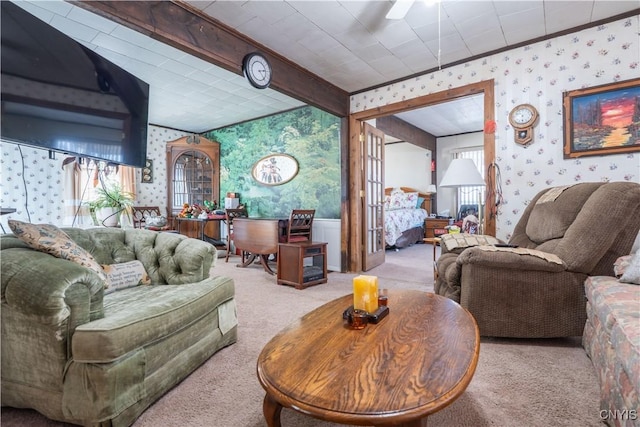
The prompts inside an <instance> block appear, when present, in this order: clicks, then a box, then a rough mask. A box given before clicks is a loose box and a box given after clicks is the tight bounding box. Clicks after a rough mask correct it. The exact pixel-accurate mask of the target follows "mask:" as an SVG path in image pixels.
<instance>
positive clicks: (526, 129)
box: [509, 104, 538, 145]
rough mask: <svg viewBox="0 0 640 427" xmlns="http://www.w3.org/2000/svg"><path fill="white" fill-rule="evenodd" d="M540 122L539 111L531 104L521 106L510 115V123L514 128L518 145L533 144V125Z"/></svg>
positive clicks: (515, 108)
mask: <svg viewBox="0 0 640 427" xmlns="http://www.w3.org/2000/svg"><path fill="white" fill-rule="evenodd" d="M537 120H538V110H536V107H534V106H533V105H531V104H521V105H518V106H516V107H514V108H513V110H511V112H510V113H509V123H511V126H513V130H514V139H515V142H516V143H517V144H522V145H527V144H530V143H531V142H533V125H534V124H535V123H536V121H537Z"/></svg>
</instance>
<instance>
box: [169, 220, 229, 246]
mask: <svg viewBox="0 0 640 427" xmlns="http://www.w3.org/2000/svg"><path fill="white" fill-rule="evenodd" d="M174 219H175V220H176V222H177V223H178V227H177V228H178V233H180V234H183V233H182V230H181V228H182V223H183V222H187V223H195V224H197V225H198V226H199V230H200V231H199V235H200V240H204V241H205V242H209V243H211V244H212V245H214V246H216V247H220V246H224V247H226V244H225V243H224V242H223V241H222V240H220V239H216V238H215V237H211V236H207V235H206V234H205V233H204V229H205V228H206V226H207V223H209V222H211V221H217V222H220V221H224V220H225V216H224V215H214V216H211V217H209V218H207V219H200V218H182V217H178V216H176V217H175V218H174ZM187 235H188V234H187ZM218 237H220V236H218Z"/></svg>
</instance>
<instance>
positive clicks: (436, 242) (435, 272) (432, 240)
mask: <svg viewBox="0 0 640 427" xmlns="http://www.w3.org/2000/svg"><path fill="white" fill-rule="evenodd" d="M441 240H442V239H441V238H439V237H425V238H424V239H422V241H423V242H425V243H430V244H431V245H432V246H433V280H435V279H437V278H438V269H437V268H436V246H439V245H440V241H441Z"/></svg>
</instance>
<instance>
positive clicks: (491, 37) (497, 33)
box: [465, 28, 507, 55]
mask: <svg viewBox="0 0 640 427" xmlns="http://www.w3.org/2000/svg"><path fill="white" fill-rule="evenodd" d="M465 41H466V43H467V47H468V48H469V51H470V52H471V53H472V54H473V55H480V54H482V53H483V52H491V51H492V50H496V49H500V48H503V47H506V46H507V41H506V40H505V38H504V35H503V34H502V31H501V30H500V29H497V28H496V29H494V30H489V31H485V32H484V33H481V34H478V35H477V36H474V37H467V38H466V39H465Z"/></svg>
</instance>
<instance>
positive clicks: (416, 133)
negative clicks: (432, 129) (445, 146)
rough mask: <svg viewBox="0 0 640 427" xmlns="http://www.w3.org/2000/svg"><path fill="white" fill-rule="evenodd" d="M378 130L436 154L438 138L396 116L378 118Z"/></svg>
mask: <svg viewBox="0 0 640 427" xmlns="http://www.w3.org/2000/svg"><path fill="white" fill-rule="evenodd" d="M376 128H378V129H380V130H381V131H383V132H384V133H385V134H386V135H391V136H393V137H394V138H398V139H399V140H401V141H406V142H409V143H411V144H414V145H417V146H418V147H421V148H425V149H427V150H431V151H432V152H434V153H435V152H436V137H435V136H433V135H431V134H430V133H428V132H425V131H423V130H422V129H420V128H417V127H416V126H414V125H412V124H411V123H407V122H405V121H404V120H402V119H399V118H397V117H396V116H385V117H378V118H376Z"/></svg>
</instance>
